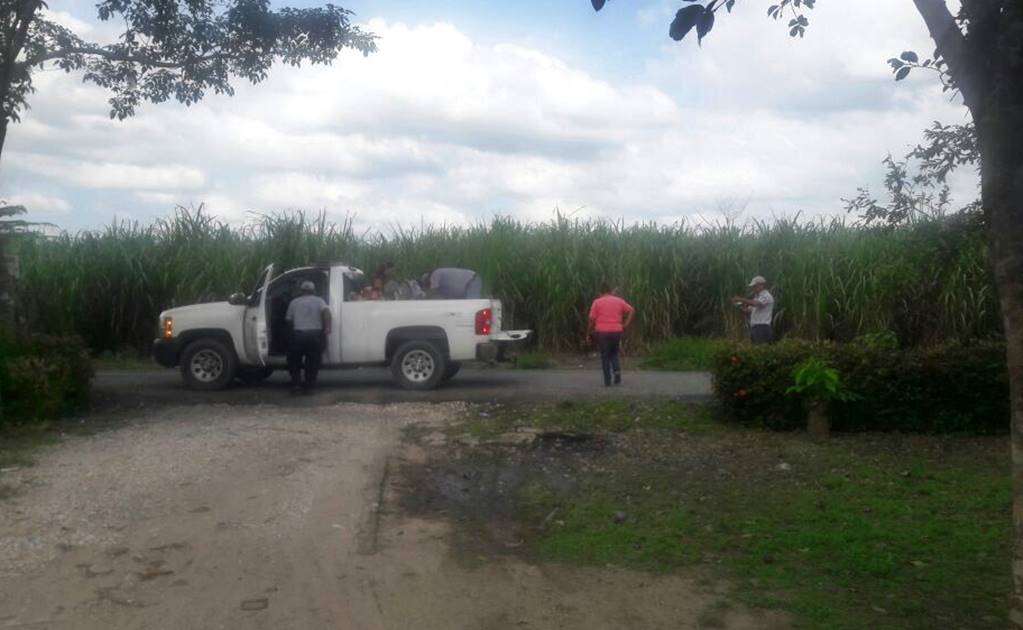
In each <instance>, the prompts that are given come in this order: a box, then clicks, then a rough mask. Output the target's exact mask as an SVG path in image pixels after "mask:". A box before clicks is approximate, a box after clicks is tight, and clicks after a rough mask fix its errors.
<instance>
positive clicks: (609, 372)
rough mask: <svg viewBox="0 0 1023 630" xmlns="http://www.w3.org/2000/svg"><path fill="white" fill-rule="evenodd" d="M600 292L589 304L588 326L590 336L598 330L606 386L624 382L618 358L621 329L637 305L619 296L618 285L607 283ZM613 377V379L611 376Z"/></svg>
mask: <svg viewBox="0 0 1023 630" xmlns="http://www.w3.org/2000/svg"><path fill="white" fill-rule="evenodd" d="M600 292H601V295H600V297H598V298H597V299H595V300H593V304H592V305H590V318H589V322H590V323H589V327H588V330H587V331H586V334H587V336H589V335H592V334H594V333H596V335H597V347H598V348H600V367H601V370H602V371H603V372H604V387H609V386H610V385H611V383H612V382H613V383H614V384H615V385H620V384H621V382H622V366H621V361H620V359H619V352H618V351H619V347H620V345H621V341H622V333H623V332H625V329H626V328H628V327H629V324H631V323H632V319H633V317H635V315H636V309H634V308H632V305H631V304H629V303H628V302H626V301H625V300H623V299H622V298H620V297H618V289H617V288H611V286H610V285H608V284H604V285H602V286H601V288H600ZM612 379H613V380H612Z"/></svg>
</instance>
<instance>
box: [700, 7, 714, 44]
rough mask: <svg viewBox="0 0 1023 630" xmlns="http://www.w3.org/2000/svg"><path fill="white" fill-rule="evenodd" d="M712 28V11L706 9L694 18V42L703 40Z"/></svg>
mask: <svg viewBox="0 0 1023 630" xmlns="http://www.w3.org/2000/svg"><path fill="white" fill-rule="evenodd" d="M712 28H714V12H713V11H710V10H707V11H704V12H703V15H701V16H700V17H699V19H698V20H696V43H697V44H700V43H702V42H703V38H704V37H706V35H707V33H709V32H710V30H711V29H712Z"/></svg>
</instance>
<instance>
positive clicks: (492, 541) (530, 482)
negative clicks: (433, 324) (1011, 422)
mask: <svg viewBox="0 0 1023 630" xmlns="http://www.w3.org/2000/svg"><path fill="white" fill-rule="evenodd" d="M409 438H410V439H412V440H418V441H419V442H420V443H424V441H423V440H422V438H423V436H422V435H418V436H417V435H415V434H414V432H412V433H410V434H409ZM445 438H446V439H444V440H443V441H442V442H441V441H438V440H434V443H433V446H432V447H431V446H429V445H427V446H428V450H430V451H431V452H432V455H433V457H431V458H430V460H429V461H428V462H427V463H426V464H422V465H407V466H405V467H404V469H403V470H402V471H401V478H402V479H403V484H404V487H403V491H402V492H401V497H402V498H401V502H402V507H403V508H404V509H405V510H407V511H408V512H410V513H413V514H416V515H419V516H424V517H434V518H444V519H448V520H450V521H452V522H454V523H455V524H456V527H455V528H454V532H455V534H454V536H455V537H456V539H457V540H456V541H455V542H456V544H454V545H452V548H453V549H457V550H459V551H458V557H459V559H461V560H463V561H465V562H467V563H473V562H477V561H479V559H481V558H485V557H487V556H491V555H498V554H517V555H522V556H525V557H526V558H528V559H530V560H532V561H556V562H568V563H577V564H584V565H595V566H604V565H605V564H614V565H617V566H625V567H630V568H637V569H642V570H647V571H651V572H673V571H689V572H696V573H697V575H701V576H703V577H704V578H705V579H709V580H717V581H725V582H726V583H728V584H729V585H730V587H731V588H730V590H731V593H732V597H733V598H734V599H736V600H737V601H739V602H741V603H743V604H746V605H750V606H755V607H766V608H781V609H784V610H786V611H789V612H791V613H792V614H793V615H794V618H795V619H796V620H797V623H798V624H799V625H800V626H802V627H821V628H823V627H828V628H843V627H845V628H858V627H891V628H930V627H942V626H944V627H969V628H998V627H1002V626H1003V625H1004V621H1005V617H1004V614H1005V610H1006V605H1005V602H1006V597H1007V595H1008V593H1009V592H1010V591H1011V582H1010V574H1009V567H1008V562H1007V561H1005V558H1008V557H1009V555H1008V549H1009V546H1010V530H1009V503H1010V494H1009V477H1008V468H1007V466H1008V456H1007V450H1006V449H1007V447H1006V444H1005V440H1004V438H968V437H930V436H906V435H898V434H885V435H856V436H839V437H837V438H836V439H834V440H832V441H831V442H830V443H827V444H814V443H812V442H810V441H808V440H807V439H806V438H805V437H804V436H803V435H802V434H778V433H769V432H764V431H759V430H754V429H746V428H740V427H735V426H730V425H727V424H723V423H720V422H718V421H716V420H715V419H714V418H713V417H712V415H711V413H710V412H709V411H708V410H707V409H706V408H703V407H694V406H691V405H685V404H680V403H678V402H673V401H670V400H659V401H654V402H649V401H647V402H640V401H605V402H594V403H560V404H542V405H532V406H502V405H491V406H481V407H474V408H471V410H470V411H469V412H467V415H466V417H465V418H463V419H462V421H461V422H460V423H458V424H456V425H453V426H452V427H450V428H449V429H448V430H447V432H446V435H445Z"/></svg>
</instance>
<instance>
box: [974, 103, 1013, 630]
mask: <svg viewBox="0 0 1023 630" xmlns="http://www.w3.org/2000/svg"><path fill="white" fill-rule="evenodd" d="M1020 100H1021V101H1023V99H1020ZM988 112H989V114H988V115H987V116H986V117H985V119H984V120H983V121H978V124H977V130H978V133H979V134H980V135H979V140H980V149H981V191H982V192H981V197H982V201H983V205H984V211H985V213H986V214H987V218H988V225H989V229H990V241H991V262H992V265H993V267H994V272H995V280H996V283H997V285H998V293H999V301H1000V304H1001V312H1002V322H1003V326H1004V327H1005V341H1006V352H1007V355H1008V356H1007V361H1008V369H1009V395H1010V397H1011V410H1012V488H1013V495H1012V496H1013V501H1012V523H1013V535H1014V538H1013V542H1014V552H1013V563H1012V573H1013V580H1014V583H1015V589H1014V596H1013V602H1012V611H1011V621H1012V625H1013V627H1016V628H1023V137H1021V135H1023V131H1021V130H1023V102H1016V103H1005V102H1004V101H1003V102H1002V103H1000V106H999V107H997V108H995V107H989V109H988Z"/></svg>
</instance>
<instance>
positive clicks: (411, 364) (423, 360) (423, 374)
mask: <svg viewBox="0 0 1023 630" xmlns="http://www.w3.org/2000/svg"><path fill="white" fill-rule="evenodd" d="M436 368H437V366H436V365H435V364H434V362H433V357H432V356H430V353H429V352H427V351H425V350H413V351H412V352H409V353H408V354H406V355H405V357H404V358H402V360H401V373H402V374H404V375H405V378H407V379H408V380H410V381H413V382H415V383H421V382H422V381H427V380H429V379H430V377H431V376H433V372H434V370H435V369H436Z"/></svg>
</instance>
